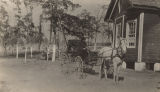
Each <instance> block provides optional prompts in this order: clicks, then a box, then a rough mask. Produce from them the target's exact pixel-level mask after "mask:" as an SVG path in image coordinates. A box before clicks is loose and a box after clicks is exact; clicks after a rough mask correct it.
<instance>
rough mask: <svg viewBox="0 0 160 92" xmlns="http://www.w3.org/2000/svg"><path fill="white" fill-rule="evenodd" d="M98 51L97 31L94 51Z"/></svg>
mask: <svg viewBox="0 0 160 92" xmlns="http://www.w3.org/2000/svg"><path fill="white" fill-rule="evenodd" d="M96 50H97V31H96V35H95V43H94V51H96Z"/></svg>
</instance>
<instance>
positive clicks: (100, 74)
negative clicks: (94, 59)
mask: <svg viewBox="0 0 160 92" xmlns="http://www.w3.org/2000/svg"><path fill="white" fill-rule="evenodd" d="M103 63H104V62H103V58H101V65H100V70H99V78H100V79H101V78H102V72H103V67H104V66H103Z"/></svg>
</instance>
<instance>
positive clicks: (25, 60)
mask: <svg viewBox="0 0 160 92" xmlns="http://www.w3.org/2000/svg"><path fill="white" fill-rule="evenodd" d="M24 62H25V63H27V47H26V48H25V59H24Z"/></svg>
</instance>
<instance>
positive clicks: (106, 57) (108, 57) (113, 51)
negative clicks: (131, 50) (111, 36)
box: [99, 39, 127, 83]
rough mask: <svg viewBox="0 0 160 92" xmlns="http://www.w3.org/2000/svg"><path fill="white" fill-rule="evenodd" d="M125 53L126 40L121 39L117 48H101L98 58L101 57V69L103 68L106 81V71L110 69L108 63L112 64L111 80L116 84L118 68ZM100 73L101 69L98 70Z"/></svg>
mask: <svg viewBox="0 0 160 92" xmlns="http://www.w3.org/2000/svg"><path fill="white" fill-rule="evenodd" d="M126 52H127V47H126V40H125V39H121V40H120V42H119V46H118V47H117V48H112V47H103V48H102V49H100V51H99V56H100V57H102V65H101V68H105V69H104V72H105V78H106V79H107V69H109V67H110V65H109V64H110V63H109V61H111V63H112V64H113V78H114V81H115V82H116V83H117V82H118V78H119V73H120V68H121V66H122V63H123V60H122V59H123V58H124V56H125V54H126ZM100 71H102V69H100ZM100 74H101V73H100Z"/></svg>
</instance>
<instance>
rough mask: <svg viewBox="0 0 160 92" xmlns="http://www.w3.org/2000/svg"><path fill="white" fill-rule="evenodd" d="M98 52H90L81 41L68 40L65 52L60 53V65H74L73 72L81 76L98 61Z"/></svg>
mask: <svg viewBox="0 0 160 92" xmlns="http://www.w3.org/2000/svg"><path fill="white" fill-rule="evenodd" d="M97 57H98V52H95V51H91V50H90V49H89V48H88V47H87V44H86V42H85V41H83V40H69V41H68V43H67V50H66V52H65V53H61V58H64V59H63V62H62V65H63V64H65V63H67V62H66V61H70V62H68V63H75V66H74V67H75V70H76V72H78V73H79V74H80V76H83V74H84V72H85V71H86V70H87V69H92V68H93V66H94V65H96V63H97V60H98V58H97Z"/></svg>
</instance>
